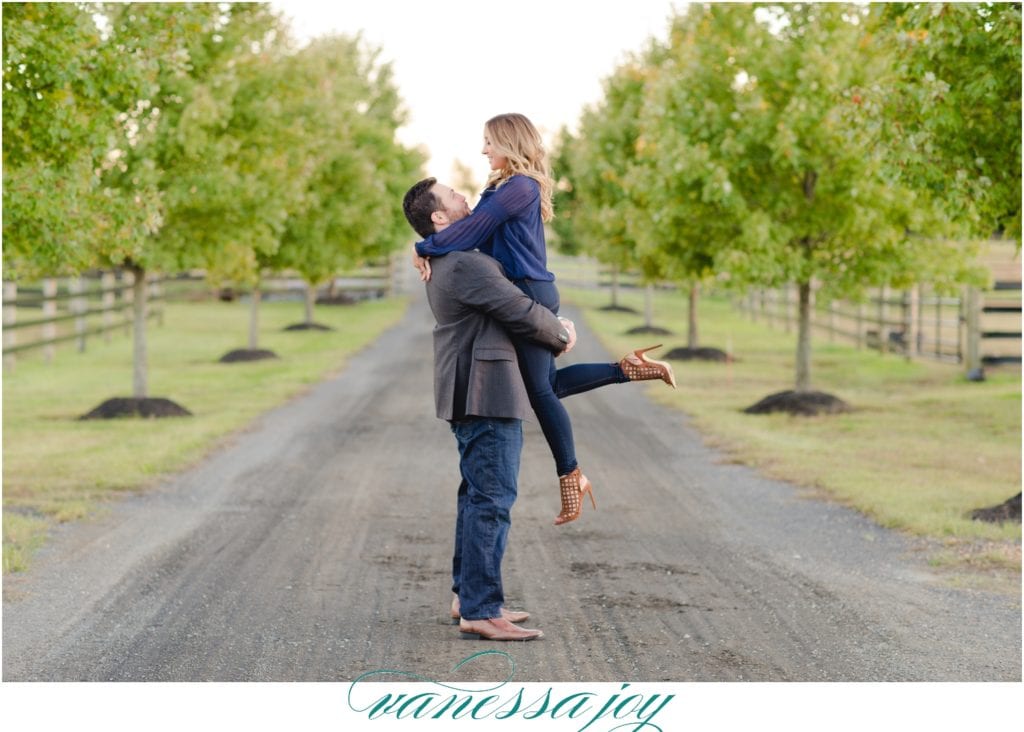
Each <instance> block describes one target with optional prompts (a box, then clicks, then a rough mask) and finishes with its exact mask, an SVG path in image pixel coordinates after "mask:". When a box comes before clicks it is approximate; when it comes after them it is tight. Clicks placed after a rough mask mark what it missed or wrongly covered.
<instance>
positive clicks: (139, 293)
mask: <svg viewBox="0 0 1024 732" xmlns="http://www.w3.org/2000/svg"><path fill="white" fill-rule="evenodd" d="M129 270H130V271H131V273H132V276H133V277H134V278H135V279H134V282H133V283H132V396H134V397H135V398H136V399H145V398H146V397H147V396H149V394H148V392H149V387H148V385H147V383H146V375H147V371H148V368H149V366H148V364H147V363H146V305H147V303H146V270H145V269H143V268H142V267H139V266H136V265H132V266H130V267H129Z"/></svg>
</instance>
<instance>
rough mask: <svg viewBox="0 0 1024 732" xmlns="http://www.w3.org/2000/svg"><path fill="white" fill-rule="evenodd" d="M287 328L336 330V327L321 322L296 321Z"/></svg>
mask: <svg viewBox="0 0 1024 732" xmlns="http://www.w3.org/2000/svg"><path fill="white" fill-rule="evenodd" d="M285 330H334V328H332V327H330V326H329V325H321V324H320V323H295V324H294V325H289V326H287V327H286V328H285Z"/></svg>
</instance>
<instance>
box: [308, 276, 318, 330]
mask: <svg viewBox="0 0 1024 732" xmlns="http://www.w3.org/2000/svg"><path fill="white" fill-rule="evenodd" d="M315 304H316V285H312V284H309V283H306V325H313V305H315Z"/></svg>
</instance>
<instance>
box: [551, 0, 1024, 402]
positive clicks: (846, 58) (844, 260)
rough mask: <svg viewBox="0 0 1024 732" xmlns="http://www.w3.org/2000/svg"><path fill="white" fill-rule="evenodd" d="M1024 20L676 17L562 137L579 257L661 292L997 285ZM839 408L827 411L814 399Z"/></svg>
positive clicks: (803, 342)
mask: <svg viewBox="0 0 1024 732" xmlns="http://www.w3.org/2000/svg"><path fill="white" fill-rule="evenodd" d="M1020 41H1021V10H1020V5H1019V4H1017V3H1014V4H937V3H928V4H897V3H885V4H876V5H863V4H813V3H812V4H757V5H748V4H732V3H722V4H718V3H716V4H710V5H696V4H695V5H691V6H690V8H689V9H688V10H687V11H686V12H685V13H683V14H681V15H678V16H677V17H675V18H673V20H672V23H671V26H670V32H669V35H668V38H667V39H665V40H657V39H652V40H651V41H650V42H649V43H648V45H647V47H646V48H644V49H642V50H641V51H639V52H637V53H635V54H633V55H632V56H631V57H630V58H629V59H628V60H627V61H626V62H625V63H623V64H622V65H621V66H620V67H619V68H618V69H617V70H616V71H615V73H613V74H612V75H611V76H610V77H609V78H608V79H607V80H606V82H605V93H604V97H603V99H602V100H601V101H600V102H599V103H598V104H596V105H595V106H593V107H592V108H590V109H588V110H586V111H585V113H584V114H583V116H582V118H581V120H580V124H579V131H578V132H577V133H576V134H570V133H569V132H568V131H563V132H562V134H561V137H560V139H559V141H558V154H557V157H556V175H557V176H558V177H559V178H560V185H559V192H558V200H557V202H556V203H557V205H558V218H556V220H555V223H554V226H555V231H556V233H557V234H558V236H559V239H560V242H561V245H562V246H563V247H564V248H567V249H569V250H570V251H585V252H587V253H589V254H592V255H594V256H596V257H597V258H598V259H600V260H602V261H604V262H605V263H608V264H610V265H612V266H615V267H620V268H634V269H639V270H640V271H641V272H642V274H643V275H644V277H645V278H646V279H647V280H648V281H654V280H672V281H676V282H680V283H685V284H687V285H688V286H689V287H691V293H692V294H691V314H690V322H691V326H690V339H689V341H690V342H689V345H690V347H692V348H696V346H697V328H696V324H697V318H696V302H697V298H696V292H697V288H698V286H699V285H700V284H701V283H702V282H707V281H714V282H715V283H716V285H717V286H731V287H739V288H743V287H750V286H763V287H776V286H779V285H782V284H785V283H789V282H794V283H796V284H797V285H798V287H799V292H800V327H799V334H798V343H797V356H796V361H795V362H796V379H795V382H796V389H795V394H796V395H800V394H811V376H810V307H811V295H812V286H813V287H815V288H819V287H820V296H821V297H824V298H832V297H850V298H857V297H860V296H862V295H863V294H864V292H865V290H866V289H867V288H869V287H872V286H881V285H890V286H893V287H905V286H908V285H911V284H913V283H928V284H930V285H933V286H935V287H938V288H940V289H941V288H947V289H948V288H953V287H955V286H956V285H957V284H959V283H966V282H979V278H980V277H981V276H982V275H981V273H980V272H978V271H977V270H976V269H975V268H974V267H973V266H972V262H973V261H974V256H975V246H974V245H972V244H971V242H972V241H977V240H978V239H979V238H988V237H990V236H992V235H1004V236H1007V237H1010V238H1014V239H1016V240H1017V241H1019V238H1020V230H1021V218H1020V216H1021V215H1020V204H1021V187H1020V186H1021V158H1020V141H1021V136H1020V128H1021V106H1020V104H1021V101H1020V100H1021V51H1020V48H1021V44H1020ZM815 396H820V395H815Z"/></svg>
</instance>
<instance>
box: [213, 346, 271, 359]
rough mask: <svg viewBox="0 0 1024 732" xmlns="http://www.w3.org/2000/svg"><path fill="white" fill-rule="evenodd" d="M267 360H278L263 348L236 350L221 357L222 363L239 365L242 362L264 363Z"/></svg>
mask: <svg viewBox="0 0 1024 732" xmlns="http://www.w3.org/2000/svg"><path fill="white" fill-rule="evenodd" d="M265 358H278V355H277V354H276V353H274V352H273V351H267V350H266V349H263V348H236V349H235V350H233V351H228V352H227V353H225V354H224V355H223V356H221V357H220V362H221V363H238V362H240V361H262V360H263V359H265Z"/></svg>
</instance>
